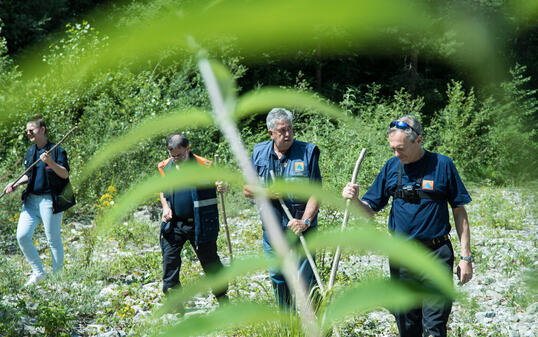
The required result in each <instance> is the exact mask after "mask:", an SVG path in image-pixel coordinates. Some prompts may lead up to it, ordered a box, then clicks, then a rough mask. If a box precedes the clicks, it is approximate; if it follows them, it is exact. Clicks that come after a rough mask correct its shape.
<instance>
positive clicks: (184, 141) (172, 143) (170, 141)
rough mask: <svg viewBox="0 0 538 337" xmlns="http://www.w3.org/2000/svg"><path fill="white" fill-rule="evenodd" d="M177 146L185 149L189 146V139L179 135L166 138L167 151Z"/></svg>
mask: <svg viewBox="0 0 538 337" xmlns="http://www.w3.org/2000/svg"><path fill="white" fill-rule="evenodd" d="M178 146H181V147H187V146H189V139H188V138H187V137H186V136H185V135H182V134H180V133H174V134H171V135H170V136H168V137H167V138H166V147H167V148H168V150H173V149H175V148H177V147H178Z"/></svg>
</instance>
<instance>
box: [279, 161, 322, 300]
mask: <svg viewBox="0 0 538 337" xmlns="http://www.w3.org/2000/svg"><path fill="white" fill-rule="evenodd" d="M269 173H270V174H271V179H273V182H274V181H275V172H273V170H270V171H269ZM278 201H279V202H280V206H282V209H283V210H284V213H286V215H287V216H288V220H290V221H291V220H292V219H293V216H292V215H291V212H290V210H289V209H288V206H286V204H285V203H284V200H282V198H278ZM299 240H300V241H301V245H302V246H303V249H304V253H305V255H306V258H307V259H308V263H310V267H312V271H313V272H314V277H315V278H316V282H317V283H318V286H319V289H320V290H321V293H322V294H325V287H324V286H323V283H322V282H321V277H320V276H319V272H318V268H317V267H316V262H315V261H314V258H312V254H310V250H309V249H308V246H307V245H306V241H305V239H304V235H303V233H299Z"/></svg>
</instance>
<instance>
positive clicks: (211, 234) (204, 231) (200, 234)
mask: <svg viewBox="0 0 538 337" xmlns="http://www.w3.org/2000/svg"><path fill="white" fill-rule="evenodd" d="M189 160H196V161H197V162H198V164H199V165H200V166H203V167H211V164H212V162H211V161H210V160H207V159H206V158H204V157H200V156H197V155H195V154H194V153H192V152H191V153H190V158H189ZM173 163H174V161H173V160H172V158H168V159H165V160H163V161H161V162H159V164H158V165H157V168H158V169H159V172H160V173H161V175H162V176H163V177H164V176H165V174H166V171H167V170H169V169H171V168H172V167H173ZM164 197H165V198H166V200H167V202H168V204H169V205H170V208H172V210H173V209H174V207H172V206H173V203H174V191H173V190H172V189H170V190H169V191H168V192H166V193H164ZM192 200H193V203H194V205H193V209H194V225H195V227H194V229H195V235H194V241H195V243H194V244H195V246H198V245H199V244H200V243H206V242H210V241H215V240H217V237H218V234H219V211H218V208H217V192H216V189H215V187H210V188H207V187H201V188H200V187H196V188H193V189H192ZM174 221H176V222H177V220H174V219H173V218H172V221H171V222H172V223H171V225H175V223H173V222H174Z"/></svg>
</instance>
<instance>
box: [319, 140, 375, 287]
mask: <svg viewBox="0 0 538 337" xmlns="http://www.w3.org/2000/svg"><path fill="white" fill-rule="evenodd" d="M365 154H366V149H365V148H363V149H362V151H361V153H360V155H359V159H357V163H355V169H354V170H353V176H352V178H351V182H352V183H353V184H355V183H356V182H357V175H358V174H359V168H360V167H361V163H362V160H363V159H364V155H365ZM350 203H351V200H350V199H348V200H347V201H346V211H345V212H344V220H343V221H342V230H344V229H346V225H347V220H348V218H349V205H350ZM340 254H341V252H340V246H338V247H336V252H335V253H334V260H333V266H332V268H331V276H330V277H329V285H328V286H327V288H328V289H332V287H333V285H334V279H335V277H336V272H337V271H338V264H339V263H340Z"/></svg>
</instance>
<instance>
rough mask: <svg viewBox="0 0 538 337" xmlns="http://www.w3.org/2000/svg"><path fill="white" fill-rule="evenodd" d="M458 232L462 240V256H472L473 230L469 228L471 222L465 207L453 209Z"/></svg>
mask: <svg viewBox="0 0 538 337" xmlns="http://www.w3.org/2000/svg"><path fill="white" fill-rule="evenodd" d="M452 214H453V216H454V223H455V225H456V232H457V233H458V237H459V239H460V246H461V256H470V255H471V230H470V228H469V220H468V218H467V211H466V210H465V207H457V208H454V209H452Z"/></svg>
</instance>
